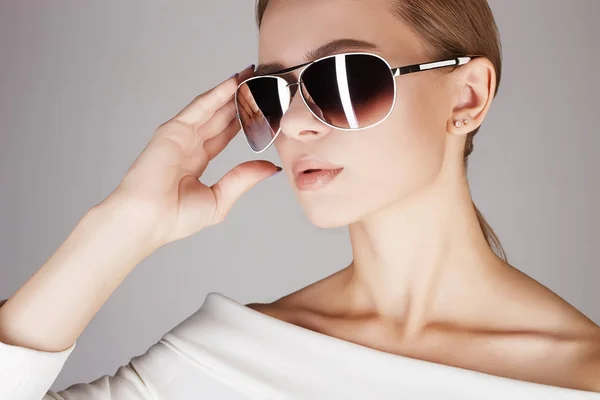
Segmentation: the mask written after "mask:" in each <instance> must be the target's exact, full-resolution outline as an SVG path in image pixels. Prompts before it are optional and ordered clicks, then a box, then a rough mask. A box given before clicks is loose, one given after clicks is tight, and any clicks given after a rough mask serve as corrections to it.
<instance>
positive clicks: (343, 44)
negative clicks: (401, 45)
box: [255, 39, 378, 75]
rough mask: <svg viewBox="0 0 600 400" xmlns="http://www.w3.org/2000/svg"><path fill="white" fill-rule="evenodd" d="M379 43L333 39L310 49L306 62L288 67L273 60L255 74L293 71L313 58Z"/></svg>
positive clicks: (259, 68) (257, 69)
mask: <svg viewBox="0 0 600 400" xmlns="http://www.w3.org/2000/svg"><path fill="white" fill-rule="evenodd" d="M377 48H378V47H377V45H375V44H374V43H371V42H367V41H364V40H357V39H337V40H332V41H331V42H329V43H325V44H324V45H322V46H320V47H318V48H317V49H315V50H310V51H309V52H308V53H306V55H305V56H304V58H305V59H306V60H307V62H306V63H304V64H299V65H296V66H293V67H286V66H285V65H283V64H282V63H278V62H273V63H265V64H260V65H259V66H258V67H257V68H256V71H255V75H268V74H273V75H276V74H284V73H286V72H289V71H293V70H294V69H296V68H299V67H301V66H303V65H306V64H308V63H309V62H311V61H313V60H318V59H319V58H323V57H326V56H329V55H332V54H335V53H337V52H340V51H342V50H351V49H377Z"/></svg>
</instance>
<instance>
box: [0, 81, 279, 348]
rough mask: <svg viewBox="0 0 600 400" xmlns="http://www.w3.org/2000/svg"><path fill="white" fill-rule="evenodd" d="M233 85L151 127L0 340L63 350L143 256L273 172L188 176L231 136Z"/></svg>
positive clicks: (243, 168)
mask: <svg viewBox="0 0 600 400" xmlns="http://www.w3.org/2000/svg"><path fill="white" fill-rule="evenodd" d="M249 73H250V71H247V70H246V71H244V72H243V73H242V75H243V74H249ZM240 78H243V76H240ZM236 87H237V80H236V79H228V80H226V81H225V82H223V83H221V84H220V85H219V86H217V87H215V88H214V89H212V90H210V91H208V92H206V93H204V94H203V95H201V96H198V97H197V98H196V99H194V101H192V102H191V103H190V104H189V105H188V106H187V107H186V108H184V109H183V110H182V111H181V112H180V113H179V114H177V115H176V116H175V117H173V118H172V119H171V120H170V121H168V122H166V123H165V124H163V125H161V126H160V127H159V128H158V129H157V131H156V133H155V135H154V137H153V138H152V140H151V142H150V143H149V144H148V146H147V147H146V149H145V150H144V152H143V153H142V154H141V155H140V157H139V158H138V159H137V160H136V162H135V163H134V164H133V166H132V167H131V168H130V170H129V171H128V172H127V174H126V176H125V177H124V179H123V181H122V182H121V184H120V185H119V186H118V187H117V189H116V190H115V191H114V192H113V193H111V195H110V196H109V197H107V199H106V200H104V201H103V202H102V203H100V204H99V205H97V206H96V207H94V208H92V209H91V210H90V211H89V212H88V213H87V214H86V215H85V216H84V217H83V218H82V219H81V220H80V221H79V223H78V224H77V226H76V227H75V229H74V230H73V232H72V233H71V234H70V235H69V237H68V238H67V239H66V241H65V242H64V243H63V244H62V245H61V246H60V248H59V249H58V250H57V251H56V252H55V253H54V255H52V256H51V257H50V258H49V259H48V261H47V262H46V263H45V264H44V265H43V266H42V267H41V268H40V269H39V270H38V271H37V272H36V273H35V274H34V275H33V276H32V277H31V278H30V279H29V280H28V281H27V282H26V283H25V284H24V285H23V287H21V288H20V289H19V290H18V291H17V292H16V293H15V294H14V295H13V296H12V297H11V298H10V299H9V300H8V301H7V302H6V303H5V304H4V305H3V306H2V307H0V342H2V343H5V344H9V345H15V346H20V347H27V348H30V349H35V350H42V351H55V352H58V351H62V350H65V349H67V348H68V347H70V346H71V345H72V344H73V343H74V341H75V340H76V339H77V338H78V337H79V335H80V334H81V332H82V331H83V330H84V329H85V327H86V326H87V325H88V323H89V322H90V320H91V319H92V318H93V317H94V315H95V314H96V313H97V312H98V310H99V309H100V308H101V307H102V305H103V304H104V303H105V302H106V300H107V299H108V298H109V297H110V295H111V294H112V293H113V291H114V290H115V289H116V288H117V287H118V286H119V284H120V283H121V282H122V281H123V280H124V279H125V277H126V276H127V275H128V274H129V273H130V272H131V271H132V270H133V269H134V268H135V266H136V265H137V264H139V263H140V262H141V261H142V260H143V259H144V258H145V257H147V256H148V255H149V254H150V253H152V252H153V251H154V250H156V249H157V248H159V247H160V246H162V245H164V244H166V243H169V242H172V241H175V240H178V239H180V238H184V237H187V236H190V235H192V234H194V233H196V232H198V231H199V230H201V229H203V228H204V227H207V226H211V225H214V224H217V223H219V222H221V221H222V220H223V218H224V217H225V215H226V214H227V213H228V211H229V210H230V209H231V207H232V206H233V203H234V202H235V201H236V200H237V199H238V198H239V197H241V196H242V194H243V193H245V192H246V191H247V190H249V189H250V188H251V187H252V186H254V185H256V184H257V183H258V182H260V181H261V180H263V179H265V178H267V177H269V176H270V175H272V174H273V173H274V172H276V171H277V168H276V166H274V165H273V164H272V163H270V162H267V161H251V162H246V163H243V164H240V165H238V166H237V167H235V168H234V169H233V170H232V171H230V172H229V173H227V174H226V175H225V176H224V177H223V178H222V179H221V180H220V181H219V182H218V183H216V184H215V185H212V186H210V187H208V186H206V185H204V184H202V183H201V182H200V181H199V180H198V178H199V177H200V176H201V174H202V173H203V172H204V170H205V169H206V166H207V165H208V162H209V161H210V160H212V159H213V158H214V157H216V156H217V155H218V154H219V153H220V152H221V151H222V150H223V149H224V148H225V146H226V145H227V144H228V143H229V141H230V140H231V139H232V138H233V137H234V136H235V134H236V133H237V132H238V131H239V123H238V122H237V120H236V119H235V106H234V104H233V100H232V99H233V95H234V92H235V89H236Z"/></svg>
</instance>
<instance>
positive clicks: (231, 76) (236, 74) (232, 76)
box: [227, 72, 239, 79]
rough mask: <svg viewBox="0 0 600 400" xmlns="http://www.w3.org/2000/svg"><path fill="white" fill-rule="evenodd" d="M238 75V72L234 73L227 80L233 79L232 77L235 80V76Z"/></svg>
mask: <svg viewBox="0 0 600 400" xmlns="http://www.w3.org/2000/svg"><path fill="white" fill-rule="evenodd" d="M238 75H239V72H236V73H235V74H233V75H231V76H230V77H229V78H227V79H231V78H233V77H236V78H237V76H238Z"/></svg>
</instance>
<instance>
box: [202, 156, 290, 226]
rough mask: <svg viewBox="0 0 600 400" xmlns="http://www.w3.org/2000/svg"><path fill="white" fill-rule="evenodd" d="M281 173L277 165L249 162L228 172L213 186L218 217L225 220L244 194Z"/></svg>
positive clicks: (261, 161)
mask: <svg viewBox="0 0 600 400" xmlns="http://www.w3.org/2000/svg"><path fill="white" fill-rule="evenodd" d="M279 172H281V168H280V167H278V166H276V165H275V164H273V163H271V162H269V161H264V160H257V161H248V162H245V163H242V164H240V165H238V166H237V167H235V168H233V169H232V170H231V171H229V172H227V173H226V174H225V175H224V176H223V177H222V178H221V179H220V180H219V181H218V182H217V183H215V184H214V185H212V186H211V190H212V191H213V194H214V196H215V201H216V206H217V207H216V217H217V219H219V220H222V219H224V218H225V216H226V215H227V213H228V212H229V210H231V208H232V207H233V205H234V204H235V202H236V201H238V200H239V199H240V197H242V195H243V194H244V193H246V192H247V191H249V190H250V189H252V187H254V186H256V184H258V183H259V182H261V181H263V180H265V179H267V178H269V177H271V176H273V175H275V174H277V173H279Z"/></svg>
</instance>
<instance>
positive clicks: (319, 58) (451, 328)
mask: <svg viewBox="0 0 600 400" xmlns="http://www.w3.org/2000/svg"><path fill="white" fill-rule="evenodd" d="M258 21H259V25H260V45H259V58H260V61H261V65H260V66H259V67H258V68H257V69H256V70H253V69H252V68H248V69H245V70H243V71H241V72H240V73H239V74H236V75H235V76H234V77H232V78H230V79H228V80H226V81H225V82H223V83H221V84H219V85H218V86H217V87H215V88H214V89H212V90H211V91H209V92H207V93H205V94H203V95H200V96H198V97H197V98H196V99H194V101H193V102H191V103H190V104H189V105H188V106H187V107H186V108H184V109H183V110H182V111H181V112H180V113H178V114H177V115H176V116H175V117H173V118H172V119H171V120H169V121H168V122H166V123H164V124H163V125H161V126H160V127H159V128H158V129H157V130H156V133H155V135H154V137H153V138H152V140H151V141H150V143H149V145H148V146H147V148H146V149H145V150H144V152H143V153H142V154H141V156H140V157H139V158H138V159H137V160H136V161H135V163H134V164H133V166H132V167H131V169H130V170H129V171H128V173H127V174H126V176H125V177H124V179H123V180H122V182H121V183H120V185H119V186H118V187H117V188H116V189H115V190H114V191H113V192H112V193H111V194H110V195H109V196H108V197H107V198H106V199H105V200H104V201H103V202H101V203H100V204H98V205H97V206H95V207H93V208H92V209H91V210H90V211H89V212H88V213H87V214H86V215H85V216H84V217H83V218H82V219H81V221H80V222H79V224H78V225H77V227H76V228H75V229H74V231H73V232H72V233H71V235H70V236H69V237H68V239H67V240H66V241H65V243H64V244H63V245H62V246H61V247H60V248H59V249H58V250H57V251H56V253H55V254H54V255H53V256H52V257H51V258H50V259H49V260H48V261H47V262H46V263H45V264H44V265H43V266H42V267H41V268H40V270H39V271H38V272H37V273H36V274H35V275H34V276H33V277H32V278H31V279H30V280H29V281H28V282H26V283H25V285H23V287H22V288H21V289H20V290H19V291H17V293H15V295H14V296H12V297H11V298H10V299H9V300H8V301H7V302H6V303H5V304H4V305H3V306H2V307H1V308H0V342H2V344H1V345H0V366H1V367H2V374H1V375H0V395H1V397H2V398H10V399H39V398H40V397H43V396H46V397H45V398H48V399H50V398H64V399H94V400H101V399H103V400H105V399H169V400H170V399H198V398H211V399H283V398H289V399H292V398H294V399H299V398H302V399H316V398H322V399H359V398H360V399H364V398H369V399H371V398H372V399H392V398H394V399H396V398H433V397H434V396H435V397H436V398H437V397H443V398H457V399H467V398H477V399H481V398H498V399H499V398H503V399H504V398H523V399H525V398H527V399H530V398H552V399H563V398H565V399H566V398H569V399H584V398H585V399H587V398H599V397H600V395H598V394H597V392H599V391H600V341H599V339H600V333H599V332H600V331H599V328H598V326H596V325H595V324H594V323H593V322H592V321H590V320H589V319H587V318H586V317H585V316H584V315H582V314H581V313H580V312H578V311H577V310H575V309H574V308H573V307H572V306H570V305H569V304H567V303H566V302H565V301H563V300H562V299H561V298H559V297H558V296H557V295H556V294H554V293H552V292H551V291H549V290H548V289H546V288H545V287H543V286H542V285H541V284H539V283H537V282H535V281H534V280H532V279H531V278H529V277H527V276H525V275H524V274H522V273H520V272H519V271H517V270H516V269H515V268H513V267H511V266H510V265H509V264H508V263H507V262H506V260H505V257H504V254H503V251H502V248H501V246H500V244H499V242H498V240H497V239H496V237H495V235H494V234H493V232H492V231H491V229H490V228H489V226H488V225H487V224H486V222H485V221H484V219H483V217H482V216H481V215H480V213H479V212H478V211H477V209H476V208H475V207H474V205H473V203H472V200H471V197H470V193H469V187H468V183H467V178H466V160H467V157H468V156H469V154H470V153H471V151H472V140H473V136H474V135H475V133H477V131H478V130H479V127H480V126H481V125H482V123H483V120H484V119H485V116H486V114H487V112H488V110H489V107H490V105H491V103H492V100H493V98H494V96H495V94H496V91H497V89H498V84H499V81H500V72H501V58H500V44H499V41H498V36H497V32H496V28H495V22H494V19H493V16H492V14H491V11H490V9H489V7H488V5H487V3H486V1H485V0H446V1H439V0H397V1H393V2H390V1H385V0H373V1H369V2H366V1H347V0H346V1H343V0H327V1H322V0H319V1H316V0H312V1H302V2H299V1H290V0H271V1H267V0H261V1H259V4H258ZM307 21H310V23H307ZM313 61H314V62H313ZM240 123H241V126H242V128H243V130H244V133H245V135H246V138H247V140H248V143H249V145H250V147H251V148H252V150H253V151H255V152H258V153H260V152H262V151H264V150H265V149H266V148H268V147H269V146H270V145H271V144H274V145H275V146H276V148H277V151H278V153H279V155H280V159H281V161H282V165H283V170H284V171H285V173H286V174H287V176H288V178H289V180H290V182H291V184H292V185H293V187H294V189H295V191H296V194H297V195H298V198H299V201H300V203H301V205H302V207H303V208H304V210H305V212H306V214H307V215H308V217H309V218H310V220H311V221H312V222H313V223H314V224H316V225H318V226H320V227H337V226H342V225H348V226H349V229H350V236H351V241H352V248H353V255H354V260H353V262H352V263H351V264H350V265H349V266H348V267H347V268H345V269H343V270H341V271H339V272H337V273H335V274H333V275H332V276H329V277H327V278H325V279H323V280H321V281H318V282H316V283H314V284H312V285H310V286H308V287H306V288H304V289H302V290H299V291H297V292H295V293H292V294H290V295H288V296H285V297H283V298H281V299H279V300H278V301H275V302H273V303H270V304H248V305H242V304H238V303H236V302H235V301H233V300H231V299H229V298H228V297H226V296H224V295H222V294H218V293H211V294H210V295H209V296H207V298H206V301H205V302H204V304H203V305H202V307H201V308H200V309H199V310H198V311H197V312H196V313H195V314H193V315H192V316H190V317H189V318H188V319H186V320H185V321H184V322H182V323H181V324H180V325H178V326H177V327H175V328H174V329H173V330H172V331H170V332H168V333H167V334H165V336H164V337H163V338H162V339H161V340H160V341H159V342H158V343H156V344H155V345H154V346H152V347H151V348H150V349H148V351H147V352H146V353H145V354H143V355H141V356H139V357H135V358H134V359H133V360H131V362H129V363H128V364H127V365H124V366H123V367H122V368H120V369H119V370H118V371H117V372H116V373H115V375H113V376H105V377H102V378H99V379H98V380H96V381H94V382H91V383H88V384H78V385H73V386H72V387H70V388H68V389H66V390H64V391H62V392H60V393H58V394H56V393H50V392H47V391H48V388H49V387H50V385H51V384H52V382H53V380H54V379H55V377H56V376H57V374H58V373H59V371H60V369H61V368H62V365H63V363H64V362H65V360H66V358H67V357H68V355H69V354H70V353H71V352H72V350H73V348H74V346H75V342H76V339H77V338H78V336H79V335H80V333H81V332H82V331H83V329H84V328H85V327H86V325H87V324H88V323H89V321H90V320H91V319H92V318H93V316H94V315H95V313H96V312H97V311H98V309H99V308H100V307H101V306H102V305H103V304H104V302H105V301H106V300H107V298H108V297H109V296H110V295H111V293H112V292H113V291H114V290H115V289H116V287H117V286H118V285H119V284H120V283H121V282H122V281H123V279H124V278H125V277H126V276H127V274H129V273H130V272H131V271H132V269H133V268H134V267H135V266H136V265H137V264H138V263H139V262H140V261H142V260H143V259H144V258H145V257H147V256H148V255H149V254H151V253H152V252H153V251H155V250H156V249H158V248H159V247H161V246H163V245H165V244H166V243H170V242H172V241H175V240H178V239H181V238H184V237H188V236H190V235H192V234H194V233H196V232H198V231H199V230H201V229H204V228H208V227H210V226H212V225H215V224H217V223H219V222H221V221H222V220H223V219H224V218H225V217H226V215H227V212H228V211H229V210H230V208H231V207H232V205H233V204H234V202H235V201H236V200H237V199H238V198H239V197H240V196H241V195H242V194H243V193H244V192H246V191H247V190H249V189H250V188H251V187H252V186H254V185H255V184H256V183H258V182H259V181H261V180H263V179H266V178H268V177H269V176H271V175H273V174H275V173H277V172H279V171H280V170H281V169H280V168H279V167H277V166H275V165H273V164H272V163H270V162H266V161H252V162H247V163H244V164H241V165H239V166H238V167H236V168H235V169H234V170H232V171H231V172H229V173H228V174H226V175H225V176H224V177H223V178H222V179H221V180H220V181H219V182H218V183H217V184H215V185H213V186H211V187H208V186H205V185H203V184H202V183H200V182H199V181H198V178H199V177H201V175H202V173H203V171H204V170H205V169H206V166H207V164H208V162H209V161H210V160H212V159H213V158H214V157H216V156H217V155H218V154H219V153H220V152H221V151H222V150H223V149H224V148H225V146H226V145H227V144H228V143H229V141H230V140H231V139H232V138H233V137H234V136H235V134H236V133H237V132H238V130H239V128H240Z"/></svg>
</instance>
